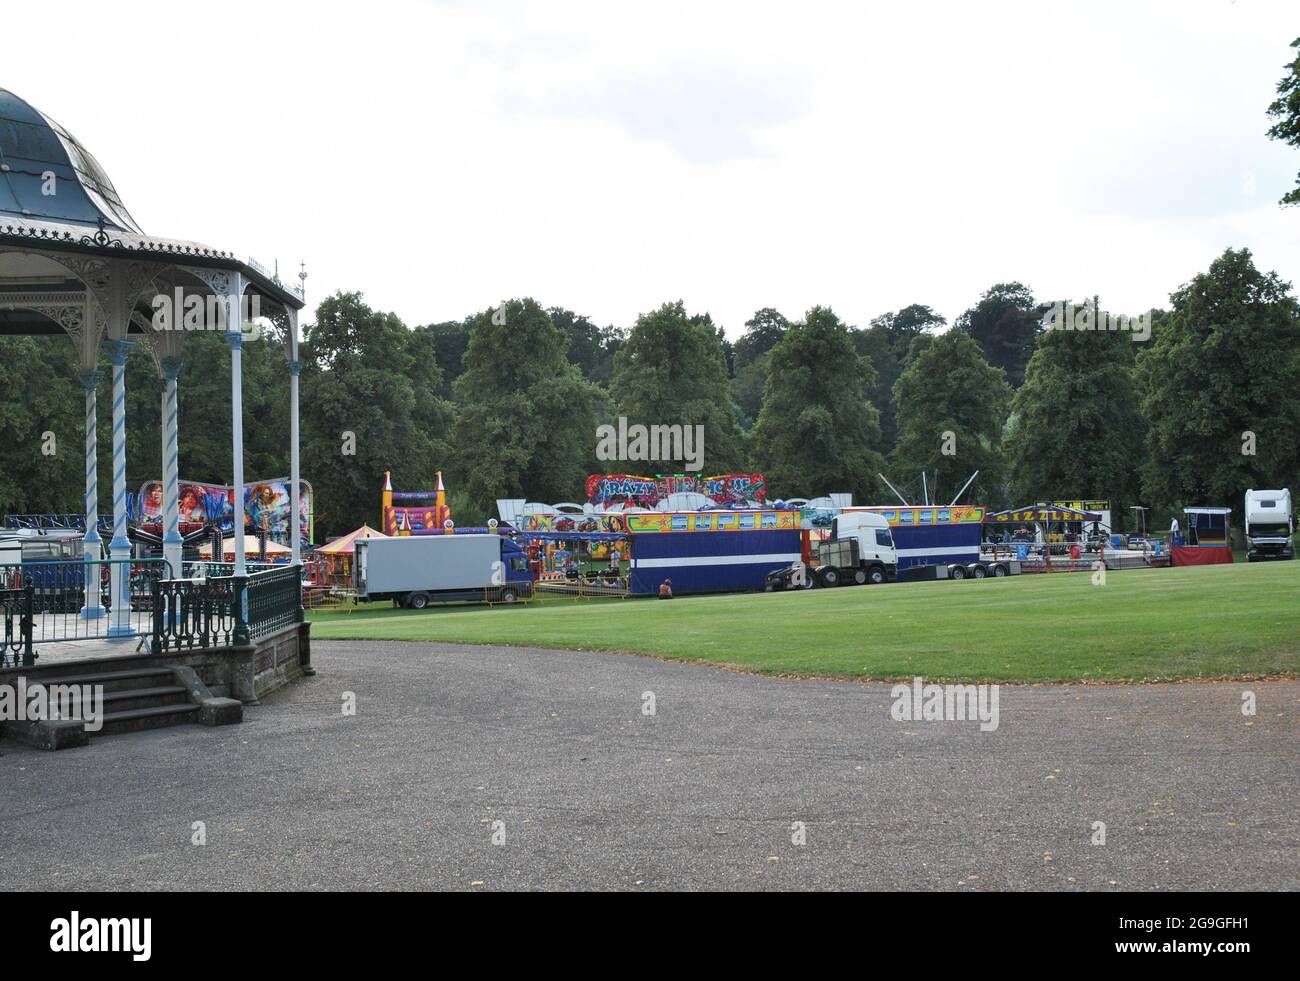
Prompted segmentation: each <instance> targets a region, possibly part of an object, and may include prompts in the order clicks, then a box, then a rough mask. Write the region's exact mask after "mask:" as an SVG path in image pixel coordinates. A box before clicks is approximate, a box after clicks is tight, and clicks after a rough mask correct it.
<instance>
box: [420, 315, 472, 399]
mask: <svg viewBox="0 0 1300 981" xmlns="http://www.w3.org/2000/svg"><path fill="white" fill-rule="evenodd" d="M415 331H416V333H421V332H424V333H427V334H428V335H429V336H430V338H431V339H432V341H433V349H434V354H435V355H436V358H437V362H438V367H439V368H440V369H441V371H442V388H441V390H440V392H439V394H440V395H441V396H442V397H443V398H444V399H450V398H451V397H452V386H453V385H454V384H455V383H456V379H457V378H459V377H460V376H461V373H462V372H464V370H465V349H466V348H468V347H469V320H468V319H466V320H448V321H444V322H443V323H440V324H429V325H428V326H427V327H416V328H415Z"/></svg>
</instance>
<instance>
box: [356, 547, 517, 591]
mask: <svg viewBox="0 0 1300 981" xmlns="http://www.w3.org/2000/svg"><path fill="white" fill-rule="evenodd" d="M352 584H353V586H354V587H355V589H356V592H357V598H358V599H362V600H386V599H390V600H392V601H393V602H394V603H395V604H396V605H398V606H401V607H405V608H407V609H411V610H423V609H424V608H425V607H427V606H428V605H429V604H430V603H433V602H438V601H450V600H480V601H488V600H490V601H495V602H500V603H514V602H516V601H518V600H520V599H526V598H527V597H529V596H531V595H532V593H533V572H532V564H531V563H530V562H529V561H528V556H527V554H526V553H525V552H524V550H523V549H521V548H520V547H519V546H518V545H516V544H515V542H514V541H512V540H511V539H509V538H506V537H504V536H502V535H494V534H487V535H465V534H461V535H420V536H409V537H408V536H402V537H399V538H367V539H361V540H359V541H357V543H356V556H355V560H354V561H353V563H352Z"/></svg>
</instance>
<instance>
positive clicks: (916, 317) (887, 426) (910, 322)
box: [853, 303, 947, 452]
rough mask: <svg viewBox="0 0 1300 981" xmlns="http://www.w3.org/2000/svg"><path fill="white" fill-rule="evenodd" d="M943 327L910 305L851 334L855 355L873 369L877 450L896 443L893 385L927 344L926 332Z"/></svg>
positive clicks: (920, 306)
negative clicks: (878, 439)
mask: <svg viewBox="0 0 1300 981" xmlns="http://www.w3.org/2000/svg"><path fill="white" fill-rule="evenodd" d="M945 324H947V321H946V320H945V319H944V318H943V317H942V316H941V315H940V314H938V313H935V311H934V310H932V309H931V308H930V307H928V306H926V305H924V304H922V303H913V304H911V305H910V306H906V307H904V308H903V309H902V310H899V311H898V312H897V313H893V312H890V313H885V314H881V315H880V316H879V317H876V318H875V319H874V320H872V321H871V326H870V327H868V328H867V329H866V330H859V331H855V332H854V334H853V339H854V341H855V343H856V344H857V349H858V353H859V354H860V355H862V356H863V357H865V358H869V359H870V360H871V364H872V366H873V367H874V368H875V369H876V382H875V384H874V385H873V386H872V390H871V403H872V404H873V405H874V406H875V407H876V411H877V412H879V413H880V437H881V448H882V449H883V450H884V451H885V452H888V451H890V450H892V449H893V448H894V444H895V443H896V442H897V440H898V423H897V421H896V413H895V408H894V383H895V382H896V381H898V376H899V375H900V374H902V373H903V369H904V368H906V367H907V365H908V364H909V363H910V360H911V358H912V357H913V356H914V355H915V354H916V353H919V351H920V350H921V348H923V347H924V345H925V344H926V343H928V342H929V341H930V339H931V336H932V335H931V333H930V332H931V331H935V330H938V329H940V328H942V327H943V326H944V325H945Z"/></svg>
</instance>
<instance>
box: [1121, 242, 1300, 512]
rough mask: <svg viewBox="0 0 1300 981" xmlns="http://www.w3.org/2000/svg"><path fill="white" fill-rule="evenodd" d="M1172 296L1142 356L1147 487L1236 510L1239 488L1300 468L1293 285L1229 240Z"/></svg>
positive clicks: (1298, 326)
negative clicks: (1261, 266)
mask: <svg viewBox="0 0 1300 981" xmlns="http://www.w3.org/2000/svg"><path fill="white" fill-rule="evenodd" d="M1170 298H1171V299H1172V300H1173V309H1172V310H1171V311H1170V312H1169V316H1168V317H1167V319H1165V321H1164V322H1163V323H1162V324H1161V326H1160V328H1159V329H1158V330H1156V331H1155V332H1154V335H1153V338H1152V341H1151V343H1150V345H1149V346H1148V348H1147V350H1145V351H1143V352H1141V353H1140V355H1139V359H1138V365H1139V378H1140V384H1141V388H1142V391H1143V392H1144V393H1145V398H1144V401H1143V409H1144V412H1145V415H1146V417H1147V423H1148V430H1147V458H1146V465H1145V466H1144V467H1143V469H1142V486H1143V490H1144V494H1145V495H1146V496H1147V497H1148V498H1149V500H1150V501H1151V503H1153V504H1156V505H1159V506H1162V507H1171V508H1172V507H1178V506H1185V505H1193V504H1209V505H1224V506H1231V507H1234V508H1237V509H1238V510H1240V508H1241V506H1242V497H1243V494H1244V492H1245V490H1246V489H1247V488H1250V487H1276V486H1288V484H1289V483H1290V482H1293V481H1295V479H1296V478H1297V476H1298V474H1297V470H1298V469H1300V402H1297V400H1296V393H1297V392H1300V312H1298V310H1297V304H1296V300H1295V297H1294V296H1292V295H1291V292H1290V284H1288V283H1285V282H1283V281H1282V280H1280V279H1279V278H1278V276H1277V274H1276V273H1271V272H1270V273H1268V274H1264V273H1261V272H1260V271H1259V270H1258V269H1256V268H1255V264H1254V262H1253V261H1252V259H1251V254H1250V252H1249V250H1247V249H1240V250H1237V251H1234V250H1232V249H1228V250H1227V251H1225V252H1224V253H1223V255H1221V256H1219V258H1217V259H1215V260H1214V262H1213V263H1211V265H1210V268H1209V270H1208V271H1207V272H1204V273H1200V274H1198V275H1197V276H1196V277H1195V278H1194V279H1192V281H1191V282H1190V283H1188V284H1187V285H1186V286H1184V287H1183V288H1182V289H1180V290H1178V291H1177V292H1175V293H1173V294H1172V295H1171V297H1170ZM1251 451H1253V452H1251Z"/></svg>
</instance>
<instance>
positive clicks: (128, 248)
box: [0, 88, 305, 335]
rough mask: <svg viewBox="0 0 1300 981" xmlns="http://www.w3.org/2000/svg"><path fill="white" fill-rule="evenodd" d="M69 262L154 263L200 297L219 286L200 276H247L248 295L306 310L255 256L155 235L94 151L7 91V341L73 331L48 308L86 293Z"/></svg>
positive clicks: (1, 278) (2, 116) (2, 139)
mask: <svg viewBox="0 0 1300 981" xmlns="http://www.w3.org/2000/svg"><path fill="white" fill-rule="evenodd" d="M49 174H53V175H54V177H55V181H54V182H53V183H52V184H51V182H50V181H49V179H48V177H47V175H49ZM51 189H52V190H53V191H54V193H48V192H49V191H50V190H51ZM65 256H72V257H76V258H78V260H80V259H81V258H84V257H90V258H93V259H106V260H108V261H109V262H110V263H113V262H119V261H120V262H126V263H136V264H137V268H139V267H140V264H145V267H146V268H150V269H153V270H157V271H159V272H160V273H162V274H164V275H165V276H167V277H169V282H170V283H171V284H172V285H173V286H174V287H175V288H177V289H180V288H182V284H183V286H184V289H186V290H187V291H190V292H192V291H193V290H194V289H196V288H197V289H198V290H199V291H200V293H201V292H203V290H204V289H211V286H210V285H209V286H207V287H204V286H202V285H200V281H201V280H202V279H203V277H202V276H200V275H199V274H200V273H203V274H206V273H207V272H209V271H214V270H223V271H227V272H238V273H240V274H241V275H242V286H241V288H242V290H243V291H244V293H245V294H253V295H256V294H260V295H261V296H262V297H264V298H266V299H268V300H270V301H271V306H272V311H274V310H275V309H276V308H277V307H278V308H279V309H281V310H290V309H292V310H301V309H302V308H303V306H304V305H305V301H304V295H303V291H302V288H301V287H296V286H292V285H290V284H288V283H285V282H281V280H280V277H279V274H278V272H276V271H272V270H270V269H267V268H266V267H265V266H263V265H262V264H261V263H258V262H255V261H254V260H252V259H241V258H239V257H237V256H236V255H235V254H234V253H233V252H229V251H224V250H219V249H214V248H212V247H210V246H207V245H204V244H203V243H201V242H195V241H191V240H187V239H177V238H161V237H158V236H153V235H146V234H145V233H144V232H143V231H142V230H141V229H140V226H139V225H138V224H137V223H136V221H135V219H134V218H132V217H131V213H130V212H129V211H127V209H126V205H125V204H124V203H123V202H122V198H121V196H120V195H119V194H118V193H117V189H116V188H114V187H113V182H112V181H111V180H110V179H109V177H108V174H107V173H105V171H104V168H103V167H101V166H100V165H99V162H98V161H97V160H96V159H95V158H94V156H92V155H91V153H90V151H89V150H87V149H86V148H85V147H84V146H82V144H81V143H79V142H78V141H77V140H76V139H75V138H74V137H73V136H72V134H71V133H69V132H68V131H67V130H66V129H64V128H63V127H62V126H60V125H59V124H58V123H57V122H55V121H54V120H53V119H51V118H50V117H49V116H47V115H45V114H44V113H43V112H41V111H40V110H39V109H37V108H35V107H34V106H33V105H31V103H29V102H27V101H25V100H23V99H20V98H19V97H18V96H16V95H14V94H13V93H12V92H10V91H8V90H7V89H3V88H0V335H24V334H26V335H41V334H58V333H61V332H63V327H61V326H60V325H59V324H58V323H56V322H55V321H54V320H53V319H52V318H51V317H49V316H47V315H46V313H44V312H41V310H40V309H39V304H45V305H46V306H48V305H49V304H51V303H54V301H56V300H59V299H61V296H62V295H63V294H67V295H69V296H70V295H72V294H74V293H76V294H80V293H82V292H83V290H85V288H86V284H85V283H84V282H83V281H82V280H81V279H80V278H78V277H77V276H76V275H74V272H73V270H72V269H71V268H70V267H69V266H68V264H67V262H65V261H64V257H65ZM299 278H300V279H302V278H305V274H304V275H302V276H300V277H299ZM148 288H149V287H146V291H147V289H148ZM152 288H155V289H156V288H157V286H156V284H154V286H153V287H152ZM32 297H36V299H35V300H34V299H32ZM149 300H150V297H149V296H147V295H145V293H144V292H142V293H141V294H140V299H139V300H138V302H137V304H136V309H135V315H133V316H132V317H131V319H130V322H129V324H128V326H127V331H128V333H141V332H145V327H142V326H140V322H141V321H143V322H144V323H145V324H147V323H148V320H149V318H150V316H151V315H152V312H153V311H152V309H151V308H150V304H149ZM33 303H37V304H38V306H36V307H33V306H32V304H33ZM56 305H57V304H56Z"/></svg>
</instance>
